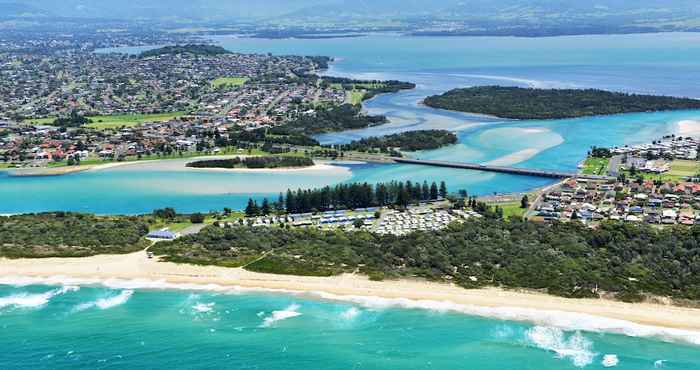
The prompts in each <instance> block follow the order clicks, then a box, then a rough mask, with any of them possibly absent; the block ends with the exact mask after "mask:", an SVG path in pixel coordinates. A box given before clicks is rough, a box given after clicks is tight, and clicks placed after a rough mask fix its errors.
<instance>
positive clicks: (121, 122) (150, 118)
mask: <svg viewBox="0 0 700 370" xmlns="http://www.w3.org/2000/svg"><path fill="white" fill-rule="evenodd" d="M183 115H185V112H173V113H154V114H123V115H117V116H91V117H88V118H89V119H90V120H92V123H90V124H88V125H87V127H91V128H94V129H98V130H105V129H112V128H118V127H122V126H125V127H133V126H138V125H141V124H143V123H146V122H164V121H170V120H172V119H175V118H177V117H180V116H183Z"/></svg>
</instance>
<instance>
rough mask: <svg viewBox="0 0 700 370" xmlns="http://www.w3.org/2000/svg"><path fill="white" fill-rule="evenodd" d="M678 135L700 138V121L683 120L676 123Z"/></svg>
mask: <svg viewBox="0 0 700 370" xmlns="http://www.w3.org/2000/svg"><path fill="white" fill-rule="evenodd" d="M676 133H677V134H678V135H679V136H692V137H700V121H694V120H683V121H680V122H678V123H676Z"/></svg>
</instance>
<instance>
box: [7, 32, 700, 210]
mask: <svg viewBox="0 0 700 370" xmlns="http://www.w3.org/2000/svg"><path fill="white" fill-rule="evenodd" d="M215 40H217V41H219V42H220V43H221V44H222V45H224V46H225V47H227V48H228V49H230V50H233V51H238V52H246V53H250V52H253V53H268V52H271V53H274V54H305V55H330V56H334V57H336V58H337V60H336V62H335V63H334V64H333V66H332V68H331V70H330V71H328V72H327V73H328V74H332V75H340V76H349V77H357V78H377V79H385V78H391V79H399V80H406V81H412V82H415V83H416V84H417V88H416V89H415V90H412V91H404V92H400V93H398V94H389V95H382V96H379V97H377V98H375V99H372V100H370V101H368V102H366V103H365V109H366V110H367V111H368V112H369V113H372V114H384V115H387V116H388V117H389V119H390V123H389V124H386V125H382V126H378V127H373V128H370V129H366V130H357V131H348V132H342V133H332V134H326V135H319V136H318V139H319V140H320V141H321V142H323V143H326V144H334V143H343V142H348V141H350V140H354V139H357V138H361V137H367V136H373V135H384V134H390V133H395V132H401V131H407V130H416V129H432V128H443V129H449V130H453V131H456V132H458V135H459V138H460V143H459V144H458V145H454V146H450V147H447V148H443V149H439V150H435V151H428V152H421V153H415V154H414V156H415V157H419V158H425V159H442V160H450V161H455V162H478V163H490V164H500V165H511V166H520V167H529V168H538V169H557V170H567V171H574V170H576V167H577V165H578V163H579V162H580V161H581V160H583V159H584V157H585V155H586V152H587V151H588V150H589V149H590V147H591V146H594V145H595V146H614V145H623V144H632V143H641V142H647V141H651V140H654V139H657V138H658V137H660V136H662V135H665V134H669V133H678V134H683V135H686V134H694V135H700V130H698V129H693V130H691V131H693V132H692V133H691V132H689V133H684V132H680V131H679V126H678V123H679V122H681V121H689V122H691V125H690V126H691V127H697V128H700V123H698V121H700V112H692V111H691V112H669V113H640V114H628V115H620V116H611V117H590V118H582V119H572V120H559V121H527V122H520V121H508V120H501V119H496V118H489V117H483V116H476V115H470V114H463V113H456V112H447V111H442V110H437V109H432V108H428V107H425V106H422V105H421V104H420V102H421V101H422V99H423V98H424V97H426V96H428V95H431V94H437V93H442V92H444V91H446V90H449V89H451V88H455V87H464V86H472V85H488V84H501V85H517V86H535V87H580V88H584V87H596V88H604V89H612V90H618V91H628V92H642V93H656V94H670V95H679V96H694V97H700V84H697V83H695V81H700V34H694V33H687V34H647V35H623V36H585V37H553V38H534V39H523V38H512V37H489V38H478V37H476V38H475V37H455V38H450V37H431V38H421V37H401V36H398V35H370V36H367V37H362V38H345V39H327V40H294V39H288V40H261V39H245V38H234V37H218V38H215ZM119 50H121V51H125V52H139V51H142V50H144V48H128V49H119ZM106 51H115V50H114V49H112V50H106ZM339 166H340V168H338V169H336V170H334V171H329V172H328V173H326V174H320V173H306V172H295V173H275V174H251V173H236V174H232V173H211V172H201V171H189V172H188V171H184V170H183V169H182V168H175V167H173V166H172V165H170V164H167V165H166V164H163V165H159V166H155V167H143V166H141V168H135V167H122V168H115V169H110V170H104V171H96V172H85V173H79V174H73V175H69V176H62V177H52V178H47V177H42V178H39V177H23V178H17V177H9V176H8V175H7V173H6V172H2V171H0V213H20V212H35V211H47V210H57V209H64V210H74V211H88V212H97V213H103V214H113V213H127V214H133V213H144V212H150V211H151V210H152V209H154V208H158V207H166V206H169V207H175V208H176V209H178V210H180V211H183V212H191V211H209V210H213V209H221V208H223V207H234V208H242V207H243V206H244V205H245V203H246V201H247V199H248V198H249V197H253V198H256V199H261V198H263V197H274V198H276V197H277V195H278V194H279V192H281V191H286V190H287V189H288V188H300V187H301V188H310V187H317V186H323V185H329V184H334V183H339V182H346V181H368V182H380V181H392V180H411V181H421V182H422V181H423V180H428V181H441V180H445V181H446V182H447V184H448V185H449V187H450V189H452V190H453V191H456V190H459V189H466V190H467V191H468V192H470V193H471V194H490V193H493V192H499V193H500V192H515V191H525V190H529V189H532V188H535V187H539V186H543V185H547V184H549V183H550V182H551V180H548V179H541V178H532V177H526V176H525V177H523V176H513V175H503V174H491V173H483V172H476V171H462V170H449V169H441V168H429V167H418V166H409V165H375V164H351V165H349V164H344V165H339Z"/></svg>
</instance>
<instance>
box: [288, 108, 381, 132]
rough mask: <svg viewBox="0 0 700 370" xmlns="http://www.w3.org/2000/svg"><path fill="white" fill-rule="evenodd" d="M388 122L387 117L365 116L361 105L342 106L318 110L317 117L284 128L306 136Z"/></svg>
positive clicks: (309, 116)
mask: <svg viewBox="0 0 700 370" xmlns="http://www.w3.org/2000/svg"><path fill="white" fill-rule="evenodd" d="M387 122H389V121H388V119H387V118H386V117H385V116H372V115H367V114H363V113H362V107H361V106H360V105H353V104H342V105H338V106H332V107H328V108H321V109H318V110H317V111H316V114H315V115H308V116H301V117H299V118H298V119H296V120H294V121H291V122H289V123H287V124H286V125H285V126H284V127H285V128H286V129H289V130H292V131H297V132H300V133H303V134H306V135H314V134H320V133H324V132H336V131H345V130H356V129H362V128H367V127H371V126H378V125H382V124H385V123H387Z"/></svg>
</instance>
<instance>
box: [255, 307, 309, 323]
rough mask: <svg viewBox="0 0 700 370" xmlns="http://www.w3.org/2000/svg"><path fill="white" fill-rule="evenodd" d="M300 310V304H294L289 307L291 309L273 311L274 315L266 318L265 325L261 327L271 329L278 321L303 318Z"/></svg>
mask: <svg viewBox="0 0 700 370" xmlns="http://www.w3.org/2000/svg"><path fill="white" fill-rule="evenodd" d="M299 308H300V307H299V305H298V304H292V305H289V307H287V308H285V309H284V310H282V311H272V315H270V316H268V317H266V318H264V319H263V323H262V324H261V325H260V327H262V328H269V327H270V326H272V325H274V324H275V323H276V322H278V321H282V320H286V319H291V318H292V317H297V316H301V313H299Z"/></svg>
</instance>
